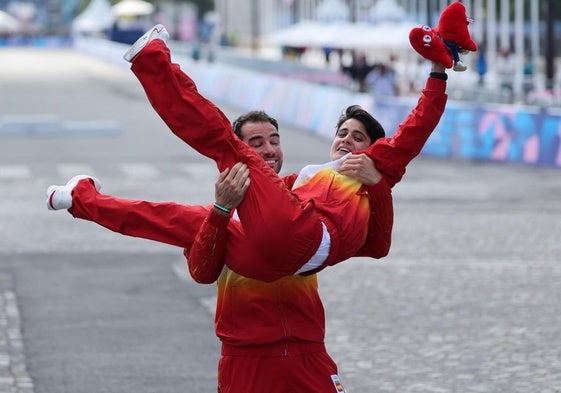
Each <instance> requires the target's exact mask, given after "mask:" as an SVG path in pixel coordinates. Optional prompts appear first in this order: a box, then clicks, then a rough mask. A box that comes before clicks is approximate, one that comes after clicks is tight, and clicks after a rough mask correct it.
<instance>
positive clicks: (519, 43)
mask: <svg viewBox="0 0 561 393" xmlns="http://www.w3.org/2000/svg"><path fill="white" fill-rule="evenodd" d="M514 53H515V62H514V64H516V74H515V75H516V77H515V79H514V92H515V94H516V93H517V94H518V96H519V97H521V95H522V93H523V89H522V82H523V80H522V79H523V75H522V68H523V66H524V2H523V0H516V3H515V5H514Z"/></svg>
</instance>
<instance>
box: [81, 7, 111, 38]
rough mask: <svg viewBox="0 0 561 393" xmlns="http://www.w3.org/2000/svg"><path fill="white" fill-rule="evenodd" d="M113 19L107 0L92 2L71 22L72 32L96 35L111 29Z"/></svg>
mask: <svg viewBox="0 0 561 393" xmlns="http://www.w3.org/2000/svg"><path fill="white" fill-rule="evenodd" d="M114 19H115V17H114V16H113V11H112V9H111V3H109V0H92V1H91V2H90V4H89V5H88V6H87V7H86V9H85V10H84V11H83V12H82V13H81V14H80V15H78V16H77V17H76V18H75V19H74V21H73V22H72V31H73V32H74V33H78V34H96V33H101V32H103V31H104V30H107V29H109V28H111V25H112V24H113V21H114Z"/></svg>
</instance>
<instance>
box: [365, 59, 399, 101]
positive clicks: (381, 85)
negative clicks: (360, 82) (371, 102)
mask: <svg viewBox="0 0 561 393" xmlns="http://www.w3.org/2000/svg"><path fill="white" fill-rule="evenodd" d="M365 83H366V86H367V91H368V92H370V94H372V96H373V97H374V98H375V99H380V98H382V97H395V96H397V95H398V94H399V89H398V84H397V78H396V74H395V70H394V69H393V67H391V66H390V65H389V64H386V63H380V64H378V65H377V66H376V67H375V68H374V69H373V70H372V71H370V73H368V75H367V76H366V79H365Z"/></svg>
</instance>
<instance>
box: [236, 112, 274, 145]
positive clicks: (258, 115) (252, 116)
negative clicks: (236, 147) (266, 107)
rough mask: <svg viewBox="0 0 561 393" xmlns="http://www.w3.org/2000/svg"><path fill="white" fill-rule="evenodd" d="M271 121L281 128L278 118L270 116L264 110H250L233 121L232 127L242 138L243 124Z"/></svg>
mask: <svg viewBox="0 0 561 393" xmlns="http://www.w3.org/2000/svg"><path fill="white" fill-rule="evenodd" d="M248 122H249V123H271V124H272V125H273V126H274V127H275V129H276V130H277V131H278V130H279V123H278V122H277V120H276V119H275V118H273V117H271V116H269V115H268V114H267V113H265V112H264V111H250V112H247V113H245V114H243V115H241V116H240V117H238V118H237V119H236V120H234V122H233V123H232V128H233V129H234V134H236V135H237V136H238V138H240V139H242V126H243V125H244V124H245V123H248Z"/></svg>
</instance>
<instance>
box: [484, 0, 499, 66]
mask: <svg viewBox="0 0 561 393" xmlns="http://www.w3.org/2000/svg"><path fill="white" fill-rule="evenodd" d="M496 6H497V4H496V0H487V39H486V42H487V65H488V68H489V69H490V70H492V69H494V68H495V64H496V59H497V12H496V9H497V8H496Z"/></svg>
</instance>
